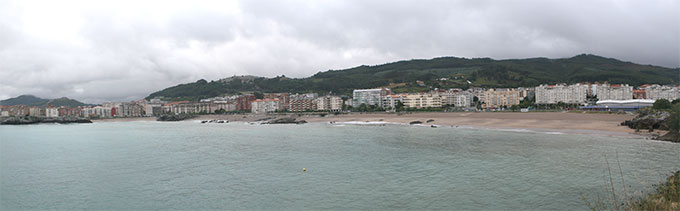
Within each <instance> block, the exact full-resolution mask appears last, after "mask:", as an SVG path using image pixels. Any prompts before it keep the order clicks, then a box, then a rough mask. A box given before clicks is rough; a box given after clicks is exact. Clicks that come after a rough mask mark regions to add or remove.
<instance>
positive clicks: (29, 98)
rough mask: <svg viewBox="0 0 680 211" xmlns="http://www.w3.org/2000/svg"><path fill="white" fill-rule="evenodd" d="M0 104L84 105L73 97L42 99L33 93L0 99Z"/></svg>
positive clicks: (40, 105)
mask: <svg viewBox="0 0 680 211" xmlns="http://www.w3.org/2000/svg"><path fill="white" fill-rule="evenodd" d="M0 105H28V106H39V107H47V106H49V105H51V106H55V107H59V106H69V107H76V106H84V105H86V104H84V103H81V102H79V101H77V100H74V99H69V98H66V97H62V98H57V99H43V98H39V97H36V96H33V95H20V96H18V97H15V98H9V99H5V100H0Z"/></svg>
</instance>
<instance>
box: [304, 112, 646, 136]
mask: <svg viewBox="0 0 680 211" xmlns="http://www.w3.org/2000/svg"><path fill="white" fill-rule="evenodd" d="M633 117H634V115H629V114H597V113H567V112H564V113H563V112H532V113H510V112H478V113H475V112H471V113H434V112H433V113H410V114H400V115H397V114H348V115H337V116H334V115H330V116H327V117H303V118H302V119H305V120H307V121H309V122H323V121H326V122H328V121H336V122H348V121H385V122H396V123H409V122H412V121H421V122H423V124H432V125H450V126H477V127H486V128H523V129H554V130H595V131H606V132H619V133H633V132H635V131H634V130H633V129H630V128H628V127H625V126H619V124H620V123H621V122H623V121H625V120H629V119H632V118H633ZM428 120H434V121H431V122H429V123H427V121H428Z"/></svg>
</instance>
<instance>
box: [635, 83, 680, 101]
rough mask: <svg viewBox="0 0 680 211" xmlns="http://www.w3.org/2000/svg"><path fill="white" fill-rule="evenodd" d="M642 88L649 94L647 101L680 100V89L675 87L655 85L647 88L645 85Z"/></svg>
mask: <svg viewBox="0 0 680 211" xmlns="http://www.w3.org/2000/svg"><path fill="white" fill-rule="evenodd" d="M641 88H642V89H644V90H645V92H646V94H647V95H646V98H645V99H652V100H658V99H666V100H669V101H673V100H676V99H678V98H680V89H679V88H678V87H675V86H667V85H665V86H661V85H658V84H653V85H646V86H645V85H643V86H641Z"/></svg>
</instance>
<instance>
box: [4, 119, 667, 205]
mask: <svg viewBox="0 0 680 211" xmlns="http://www.w3.org/2000/svg"><path fill="white" fill-rule="evenodd" d="M677 170H680V144H674V143H668V142H660V141H653V140H648V139H645V138H642V137H635V136H620V135H611V134H604V133H603V134H598V133H587V134H583V133H569V132H560V131H536V130H531V129H518V130H508V129H504V130H499V129H488V128H473V127H451V126H439V127H436V128H433V127H424V126H411V125H399V124H389V123H379V124H355V123H342V122H339V123H335V124H330V123H309V124H302V125H260V124H249V123H245V122H230V123H226V124H201V123H200V122H198V121H183V122H153V121H147V122H144V121H140V122H96V123H93V124H65V125H61V124H39V125H20V126H8V125H3V126H0V210H584V209H588V207H586V203H585V201H586V200H584V198H586V199H592V198H594V197H595V196H598V195H599V196H607V194H608V193H609V194H611V192H610V190H611V187H609V184H614V188H615V192H617V193H618V195H619V196H620V197H621V198H624V197H635V196H639V195H641V194H644V193H648V192H650V191H653V190H654V185H655V184H658V183H660V182H662V181H664V180H665V179H666V177H667V176H669V175H670V174H671V173H672V172H674V171H677Z"/></svg>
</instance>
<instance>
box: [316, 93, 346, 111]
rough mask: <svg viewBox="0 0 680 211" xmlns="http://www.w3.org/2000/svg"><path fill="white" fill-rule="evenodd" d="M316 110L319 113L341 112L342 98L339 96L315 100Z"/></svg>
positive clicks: (328, 96)
mask: <svg viewBox="0 0 680 211" xmlns="http://www.w3.org/2000/svg"><path fill="white" fill-rule="evenodd" d="M315 101H316V102H315V103H316V110H319V111H340V110H342V98H340V97H338V96H330V95H327V96H323V97H318V98H316V99H315Z"/></svg>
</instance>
